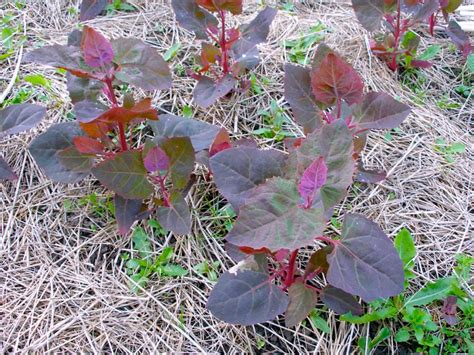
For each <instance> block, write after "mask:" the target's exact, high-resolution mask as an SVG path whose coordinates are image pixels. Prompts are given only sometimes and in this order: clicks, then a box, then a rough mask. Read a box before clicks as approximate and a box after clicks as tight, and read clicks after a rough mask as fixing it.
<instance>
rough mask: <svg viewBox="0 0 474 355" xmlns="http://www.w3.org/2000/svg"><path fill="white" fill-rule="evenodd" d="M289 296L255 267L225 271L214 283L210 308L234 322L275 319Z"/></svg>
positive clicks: (217, 315) (213, 312)
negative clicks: (249, 269) (234, 271)
mask: <svg viewBox="0 0 474 355" xmlns="http://www.w3.org/2000/svg"><path fill="white" fill-rule="evenodd" d="M288 302H289V301H288V296H287V295H285V293H284V292H283V291H282V290H280V288H279V287H278V286H276V285H274V284H272V283H271V280H270V279H269V278H268V275H267V274H265V273H261V272H255V271H242V272H237V273H236V274H231V273H228V272H227V273H225V274H223V275H222V276H221V278H220V279H219V281H218V282H217V284H216V285H215V286H214V289H213V290H212V292H211V294H210V295H209V299H208V301H207V305H206V307H207V309H209V311H210V312H211V313H212V314H213V315H214V316H215V317H216V318H219V319H220V320H223V321H225V322H227V323H231V324H241V325H252V324H257V323H262V322H266V321H269V320H272V319H273V318H275V317H276V316H278V315H279V314H281V313H283V312H284V311H285V310H286V309H287V307H288Z"/></svg>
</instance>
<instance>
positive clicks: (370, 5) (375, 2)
mask: <svg viewBox="0 0 474 355" xmlns="http://www.w3.org/2000/svg"><path fill="white" fill-rule="evenodd" d="M352 7H353V8H354V12H355V14H356V16H357V19H358V20H359V22H360V24H361V25H362V26H363V27H364V28H365V29H366V30H367V31H370V32H373V31H377V30H378V29H380V26H381V22H382V19H383V17H384V14H385V1H384V0H352Z"/></svg>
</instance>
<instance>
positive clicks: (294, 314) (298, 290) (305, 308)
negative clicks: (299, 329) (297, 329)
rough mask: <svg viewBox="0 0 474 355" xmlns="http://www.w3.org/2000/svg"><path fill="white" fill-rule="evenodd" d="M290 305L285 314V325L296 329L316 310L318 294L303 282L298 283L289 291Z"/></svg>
mask: <svg viewBox="0 0 474 355" xmlns="http://www.w3.org/2000/svg"><path fill="white" fill-rule="evenodd" d="M288 297H289V299H290V303H289V304H288V309H287V310H286V312H285V325H286V326H287V327H294V326H295V325H297V324H299V323H300V322H301V321H303V320H304V319H305V318H306V317H307V316H308V315H309V313H310V312H311V311H312V310H313V309H314V307H315V306H316V303H317V302H318V296H317V294H316V292H315V291H314V290H313V289H311V288H309V287H307V286H306V285H305V284H304V283H303V282H301V281H297V282H295V283H293V284H292V285H291V286H290V287H289V289H288Z"/></svg>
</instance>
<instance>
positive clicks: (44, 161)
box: [29, 122, 88, 184]
mask: <svg viewBox="0 0 474 355" xmlns="http://www.w3.org/2000/svg"><path fill="white" fill-rule="evenodd" d="M83 134H84V133H83V132H82V130H81V128H80V127H79V124H78V123H77V122H64V123H59V124H56V125H54V126H51V127H50V128H49V129H48V130H47V131H46V132H45V133H43V134H42V135H40V136H38V137H36V138H35V139H34V140H33V142H32V143H31V145H30V148H29V150H30V153H31V155H32V156H33V158H34V159H35V161H36V164H38V166H39V167H40V168H41V169H43V170H44V172H45V174H46V175H47V176H48V177H49V178H50V179H51V180H53V181H56V182H62V183H66V184H69V183H75V182H78V181H80V180H82V179H84V178H85V177H86V176H87V175H88V173H80V172H74V171H72V170H70V169H67V168H66V167H65V166H64V165H63V164H61V162H60V161H59V156H58V153H59V152H60V151H61V150H64V149H66V148H69V147H71V146H73V138H74V137H77V136H81V135H83Z"/></svg>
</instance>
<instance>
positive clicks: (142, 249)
mask: <svg viewBox="0 0 474 355" xmlns="http://www.w3.org/2000/svg"><path fill="white" fill-rule="evenodd" d="M132 242H133V249H134V250H136V251H138V252H139V253H140V257H142V258H144V259H145V258H148V257H150V256H151V252H152V249H151V243H150V241H149V239H148V235H147V234H146V233H145V231H144V230H143V228H141V227H137V228H135V230H134V231H133V235H132Z"/></svg>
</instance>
